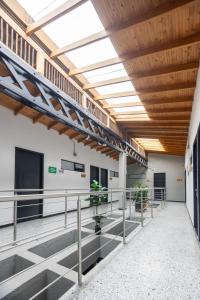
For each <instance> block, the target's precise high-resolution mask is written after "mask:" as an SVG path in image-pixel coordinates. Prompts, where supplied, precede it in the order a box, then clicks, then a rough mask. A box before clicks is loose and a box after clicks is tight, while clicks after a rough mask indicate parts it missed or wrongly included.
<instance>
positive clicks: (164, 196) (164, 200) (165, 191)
mask: <svg viewBox="0 0 200 300" xmlns="http://www.w3.org/2000/svg"><path fill="white" fill-rule="evenodd" d="M163 192H164V206H166V188H164V190H163Z"/></svg>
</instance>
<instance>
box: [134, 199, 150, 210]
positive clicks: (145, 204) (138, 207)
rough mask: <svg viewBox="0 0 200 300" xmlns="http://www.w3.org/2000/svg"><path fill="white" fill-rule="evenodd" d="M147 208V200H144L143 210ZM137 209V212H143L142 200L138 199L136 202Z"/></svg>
mask: <svg viewBox="0 0 200 300" xmlns="http://www.w3.org/2000/svg"><path fill="white" fill-rule="evenodd" d="M146 209H147V201H143V212H144V211H145V210H146ZM135 210H136V211H137V212H141V202H140V201H136V202H135Z"/></svg>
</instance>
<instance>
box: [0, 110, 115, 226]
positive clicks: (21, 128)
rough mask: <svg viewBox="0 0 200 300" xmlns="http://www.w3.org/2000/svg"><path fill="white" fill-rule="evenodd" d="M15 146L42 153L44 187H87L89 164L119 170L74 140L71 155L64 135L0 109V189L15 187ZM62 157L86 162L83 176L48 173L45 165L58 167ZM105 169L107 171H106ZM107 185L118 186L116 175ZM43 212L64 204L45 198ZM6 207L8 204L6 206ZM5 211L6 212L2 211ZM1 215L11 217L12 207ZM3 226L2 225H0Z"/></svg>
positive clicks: (68, 172) (1, 216)
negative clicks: (74, 145) (51, 203)
mask: <svg viewBox="0 0 200 300" xmlns="http://www.w3.org/2000/svg"><path fill="white" fill-rule="evenodd" d="M15 147H20V148H24V149H28V150H32V151H37V152H40V153H44V188H46V189H48V188H51V189H53V188H70V189H71V188H72V189H73V188H83V189H85V188H87V189H89V187H90V165H94V166H97V167H101V168H106V169H108V170H109V171H110V170H113V171H116V172H118V162H117V161H116V160H115V161H114V160H113V159H110V158H108V157H107V156H106V155H103V154H100V153H99V152H97V151H95V150H92V149H90V148H89V147H88V146H84V145H83V144H81V143H76V152H77V156H76V157H74V156H73V141H72V140H70V139H69V138H68V137H67V136H65V135H62V136H60V135H58V133H57V132H56V131H54V130H47V129H46V127H45V126H43V125H41V124H33V123H32V121H31V120H30V119H28V118H26V117H23V116H17V117H15V116H14V115H13V113H12V112H11V111H9V110H8V109H5V108H3V107H1V108H0V166H1V172H0V190H2V189H13V188H14V174H15ZM61 159H66V160H70V161H75V162H80V163H83V164H85V173H86V177H85V178H82V177H81V173H80V172H75V171H65V172H64V174H60V173H57V174H50V173H48V166H55V167H57V169H60V168H61ZM109 171H108V172H109ZM109 178H110V176H109V173H108V187H109V188H112V187H118V178H112V180H110V179H109ZM45 203H46V204H45V205H44V214H49V213H52V212H57V211H59V210H61V209H62V208H63V207H64V204H62V205H60V206H59V205H58V204H56V203H55V205H51V208H50V206H47V203H48V201H45ZM6 206H8V205H6ZM4 212H5V211H4ZM0 218H1V222H2V218H4V219H6V220H10V219H11V220H12V210H6V218H5V213H3V210H0ZM0 225H2V224H0Z"/></svg>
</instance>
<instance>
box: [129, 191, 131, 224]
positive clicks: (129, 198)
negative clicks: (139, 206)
mask: <svg viewBox="0 0 200 300" xmlns="http://www.w3.org/2000/svg"><path fill="white" fill-rule="evenodd" d="M129 218H130V220H131V191H130V193H129Z"/></svg>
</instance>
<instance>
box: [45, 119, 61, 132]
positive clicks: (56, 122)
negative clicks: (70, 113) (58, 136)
mask: <svg viewBox="0 0 200 300" xmlns="http://www.w3.org/2000/svg"><path fill="white" fill-rule="evenodd" d="M58 123H59V122H58V121H53V122H52V123H51V124H50V125H49V126H48V127H47V129H48V130H50V129H51V128H53V127H54V126H55V125H56V124H58Z"/></svg>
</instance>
